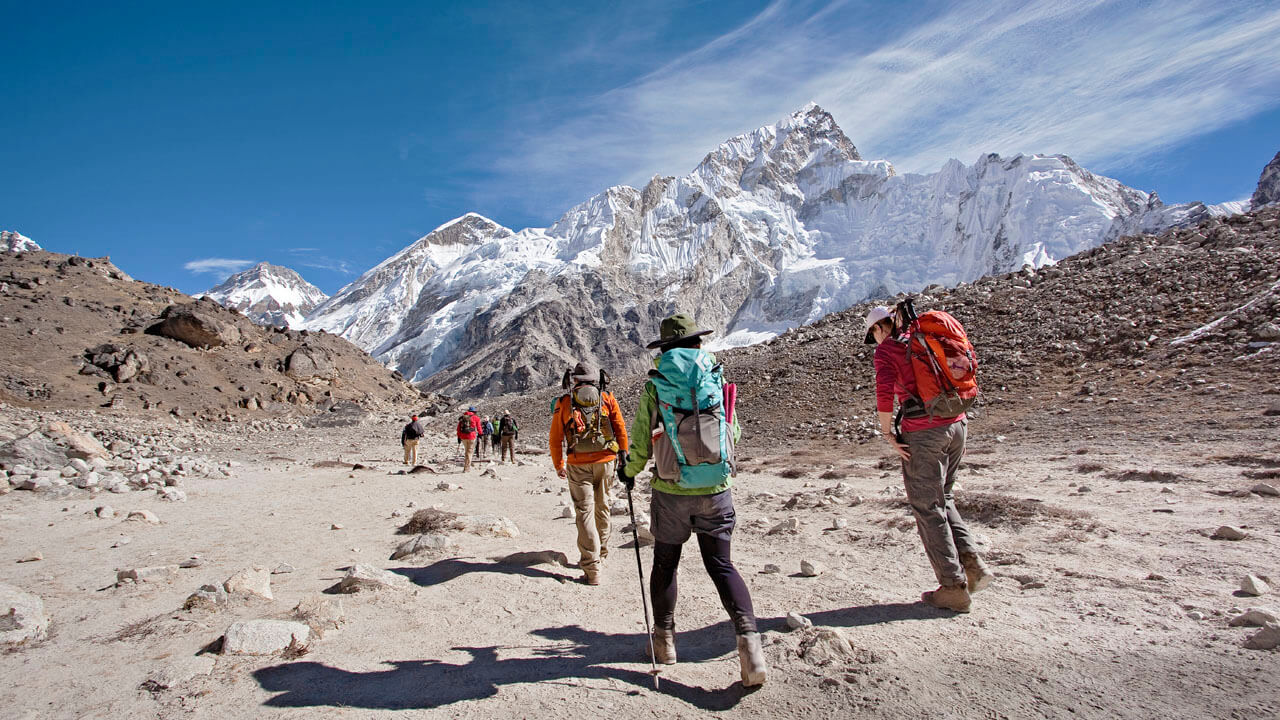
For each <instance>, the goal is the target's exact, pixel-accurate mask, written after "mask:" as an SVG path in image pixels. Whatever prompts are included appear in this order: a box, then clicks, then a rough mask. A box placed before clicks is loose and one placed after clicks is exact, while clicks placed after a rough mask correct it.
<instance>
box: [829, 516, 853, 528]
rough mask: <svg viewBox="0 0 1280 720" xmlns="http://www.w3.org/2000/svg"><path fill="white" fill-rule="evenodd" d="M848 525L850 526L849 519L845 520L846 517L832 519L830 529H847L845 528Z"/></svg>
mask: <svg viewBox="0 0 1280 720" xmlns="http://www.w3.org/2000/svg"><path fill="white" fill-rule="evenodd" d="M847 527H849V521H848V520H845V519H844V518H836V519H835V520H832V521H831V528H830V529H832V530H844V529H845V528H847Z"/></svg>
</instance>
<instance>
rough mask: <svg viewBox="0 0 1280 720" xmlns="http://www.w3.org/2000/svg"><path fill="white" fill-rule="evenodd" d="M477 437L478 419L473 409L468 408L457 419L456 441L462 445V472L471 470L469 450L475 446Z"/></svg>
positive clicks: (478, 430)
mask: <svg viewBox="0 0 1280 720" xmlns="http://www.w3.org/2000/svg"><path fill="white" fill-rule="evenodd" d="M479 435H480V417H479V416H477V415H476V409H475V408H474V407H469V408H467V411H466V412H465V413H463V414H462V416H461V417H459V418H458V440H459V441H461V443H462V472H467V471H468V470H470V469H471V453H472V449H471V448H472V446H474V445H475V442H476V437H477V436H479Z"/></svg>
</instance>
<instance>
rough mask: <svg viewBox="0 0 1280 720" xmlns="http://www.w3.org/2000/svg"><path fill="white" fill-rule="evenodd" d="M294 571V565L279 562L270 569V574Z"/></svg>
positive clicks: (284, 573) (283, 573) (285, 573)
mask: <svg viewBox="0 0 1280 720" xmlns="http://www.w3.org/2000/svg"><path fill="white" fill-rule="evenodd" d="M293 571H294V567H293V566H292V565H290V564H289V563H280V564H279V565H277V566H275V567H274V568H272V569H271V574H272V575H287V574H289V573H291V572H293Z"/></svg>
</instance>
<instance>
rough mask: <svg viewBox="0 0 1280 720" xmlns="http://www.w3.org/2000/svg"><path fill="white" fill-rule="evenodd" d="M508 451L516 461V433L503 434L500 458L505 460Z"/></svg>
mask: <svg viewBox="0 0 1280 720" xmlns="http://www.w3.org/2000/svg"><path fill="white" fill-rule="evenodd" d="M507 453H511V462H513V463H514V462H515V461H516V436H515V435H503V436H502V449H501V450H500V451H498V459H499V460H502V461H504V462H505V461H506V459H507Z"/></svg>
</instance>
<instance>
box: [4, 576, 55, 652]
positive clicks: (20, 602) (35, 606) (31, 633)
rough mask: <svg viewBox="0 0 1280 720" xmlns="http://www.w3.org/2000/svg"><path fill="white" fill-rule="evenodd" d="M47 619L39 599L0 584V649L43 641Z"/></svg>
mask: <svg viewBox="0 0 1280 720" xmlns="http://www.w3.org/2000/svg"><path fill="white" fill-rule="evenodd" d="M48 632H49V617H48V616H47V615H45V614H44V603H43V602H42V601H41V600H40V598H38V597H36V596H35V595H32V594H31V593H28V592H23V591H22V590H19V589H18V588H16V587H14V586H12V585H8V584H6V583H2V582H0V647H10V646H13V645H21V644H23V643H26V642H38V641H40V640H43V639H44V637H45V635H46V634H47V633H48Z"/></svg>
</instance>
